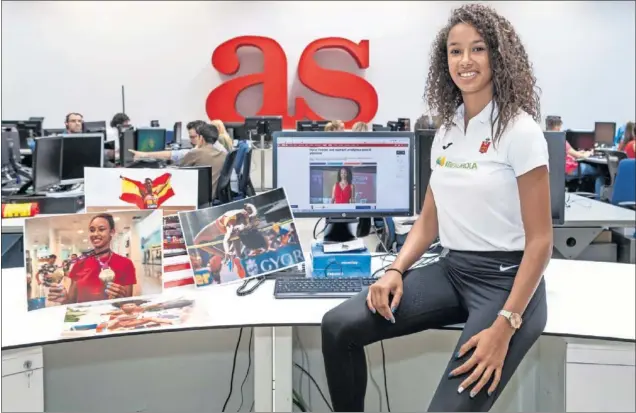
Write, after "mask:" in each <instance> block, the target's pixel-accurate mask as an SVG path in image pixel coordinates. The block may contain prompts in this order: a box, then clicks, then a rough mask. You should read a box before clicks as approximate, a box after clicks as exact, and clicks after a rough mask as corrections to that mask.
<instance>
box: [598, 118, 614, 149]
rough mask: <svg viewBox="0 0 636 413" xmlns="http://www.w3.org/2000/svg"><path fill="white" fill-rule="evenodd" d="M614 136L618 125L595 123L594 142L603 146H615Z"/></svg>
mask: <svg viewBox="0 0 636 413" xmlns="http://www.w3.org/2000/svg"><path fill="white" fill-rule="evenodd" d="M614 135H616V123H614V122H596V123H594V140H595V141H596V143H597V144H599V145H603V146H614Z"/></svg>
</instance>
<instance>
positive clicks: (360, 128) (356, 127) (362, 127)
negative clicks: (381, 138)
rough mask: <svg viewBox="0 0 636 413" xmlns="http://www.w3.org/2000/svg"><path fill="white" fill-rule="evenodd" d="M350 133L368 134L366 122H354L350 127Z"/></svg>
mask: <svg viewBox="0 0 636 413" xmlns="http://www.w3.org/2000/svg"><path fill="white" fill-rule="evenodd" d="M351 132H369V124H368V123H366V122H356V123H354V124H353V126H352V127H351Z"/></svg>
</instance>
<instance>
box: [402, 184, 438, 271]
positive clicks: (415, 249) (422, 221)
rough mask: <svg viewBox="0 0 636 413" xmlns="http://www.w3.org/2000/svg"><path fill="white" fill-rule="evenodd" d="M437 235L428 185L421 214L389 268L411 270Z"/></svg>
mask: <svg viewBox="0 0 636 413" xmlns="http://www.w3.org/2000/svg"><path fill="white" fill-rule="evenodd" d="M437 234H438V226H437V207H436V206H435V197H434V196H433V191H432V190H431V187H430V185H429V186H428V188H426V197H425V198H424V206H423V207H422V213H421V214H420V216H419V217H418V218H417V220H416V221H415V223H414V224H413V227H412V228H411V231H410V232H409V235H408V236H407V237H406V241H404V245H402V249H401V250H400V253H399V254H398V256H397V258H396V259H395V261H394V262H393V264H392V265H391V268H395V269H397V270H399V271H400V272H402V273H404V272H405V271H406V270H408V269H409V268H411V266H412V265H413V264H414V263H415V262H416V261H417V260H419V259H420V258H421V257H422V255H424V253H425V252H426V251H427V250H428V248H429V247H430V246H431V244H432V243H433V241H435V239H436V238H437Z"/></svg>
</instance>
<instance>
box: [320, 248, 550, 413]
mask: <svg viewBox="0 0 636 413" xmlns="http://www.w3.org/2000/svg"><path fill="white" fill-rule="evenodd" d="M522 255H523V253H522V252H489V253H483V252H465V251H462V252H458V251H451V252H449V253H448V254H447V256H446V257H444V258H441V259H440V260H439V261H438V262H436V263H434V264H431V265H428V266H425V267H421V268H416V269H413V270H411V271H409V272H408V273H407V274H406V276H405V278H404V294H403V296H402V300H401V302H400V305H399V307H398V309H397V310H396V312H395V324H392V323H391V322H389V321H387V320H385V319H384V318H383V317H382V316H381V315H379V314H372V313H371V312H370V311H369V309H368V308H367V305H366V296H367V291H363V292H362V293H360V294H358V295H357V296H355V297H353V298H351V299H349V300H347V301H345V302H344V303H342V304H340V305H339V306H338V307H336V308H334V309H333V310H331V311H329V312H328V313H327V314H325V316H324V318H323V320H322V352H323V357H324V361H325V371H326V374H327V382H328V384H329V393H330V395H331V401H332V403H333V408H334V410H335V411H350V412H353V411H363V410H364V398H365V393H366V387H367V366H366V360H365V355H364V347H365V346H366V345H368V344H371V343H374V342H377V341H380V340H386V339H389V338H393V337H399V336H404V335H408V334H412V333H417V332H420V331H423V330H427V329H429V328H437V327H441V326H447V325H452V324H458V323H465V327H464V330H463V332H462V334H461V336H460V338H459V342H458V343H457V346H456V347H455V349H454V351H453V354H455V352H456V351H457V350H459V348H460V347H461V346H462V345H463V344H464V343H465V342H466V341H468V339H470V338H471V337H472V336H473V335H475V334H477V333H479V332H480V331H482V330H484V329H486V328H488V327H490V326H491V325H492V323H493V322H494V321H495V319H496V317H497V313H498V312H499V310H501V309H502V308H503V305H504V303H505V301H506V300H507V298H508V295H509V293H510V290H511V288H512V283H513V281H514V279H515V275H516V271H517V268H518V266H519V264H520V262H521V258H522ZM546 320H547V306H546V292H545V284H544V281H543V280H542V281H541V284H540V285H539V287H538V288H537V290H536V292H535V294H534V297H533V298H532V300H531V302H530V305H529V306H528V307H527V309H526V311H525V313H524V314H523V323H522V326H521V328H520V329H519V331H517V332H516V333H515V335H514V336H513V337H512V340H511V341H510V346H509V349H508V354H507V356H506V360H505V362H504V367H503V372H502V376H501V382H500V383H499V386H498V387H497V390H496V391H495V392H494V393H493V394H492V395H491V396H488V395H487V390H488V386H489V385H490V383H489V384H487V385H486V386H485V387H484V388H483V389H482V390H481V391H480V392H479V394H478V395H477V396H475V398H473V399H471V398H470V388H468V389H466V391H464V392H463V393H461V394H458V393H457V388H458V387H459V385H460V384H461V383H462V381H463V380H464V379H465V378H466V377H467V376H468V375H463V376H460V377H454V378H448V374H449V373H450V372H451V371H452V370H454V369H455V368H457V367H459V366H460V365H461V364H462V363H463V362H464V361H465V360H468V358H469V356H470V354H472V353H469V354H468V357H467V356H464V357H462V359H460V360H456V359H455V358H454V357H453V356H451V360H450V362H449V363H448V366H447V367H446V372H445V373H444V376H443V377H442V379H441V380H440V383H439V385H438V387H437V390H436V391H435V394H434V396H433V400H432V401H431V404H430V406H429V411H454V412H458V411H488V410H489V409H490V408H491V407H492V405H493V404H494V402H495V400H497V398H498V396H499V395H500V394H501V392H502V391H503V389H504V387H505V385H506V384H507V383H508V381H509V380H510V378H511V377H512V374H513V373H514V372H515V370H516V369H517V367H518V366H519V363H520V362H521V360H522V359H523V357H524V356H525V354H526V353H527V352H528V350H529V349H530V347H532V345H533V344H534V342H535V341H536V340H537V339H538V338H539V336H540V335H541V333H542V332H543V329H544V327H545V324H546ZM449 350H450V349H449ZM423 351H425V349H423Z"/></svg>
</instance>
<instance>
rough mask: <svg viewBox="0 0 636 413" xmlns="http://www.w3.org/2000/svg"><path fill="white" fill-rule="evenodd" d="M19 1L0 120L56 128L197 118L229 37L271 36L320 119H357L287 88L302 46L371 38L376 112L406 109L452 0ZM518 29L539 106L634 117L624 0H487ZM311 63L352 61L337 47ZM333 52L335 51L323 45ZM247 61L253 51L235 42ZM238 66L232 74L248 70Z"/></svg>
mask: <svg viewBox="0 0 636 413" xmlns="http://www.w3.org/2000/svg"><path fill="white" fill-rule="evenodd" d="M335 4H336V3H332V2H329V3H326V2H245V1H243V2H186V1H179V2H16V1H4V2H3V10H2V104H3V107H2V118H3V119H10V118H18V119H22V118H26V117H28V116H36V115H39V116H45V117H46V121H45V126H46V127H49V128H52V127H60V126H61V125H62V121H63V118H64V115H65V114H66V113H67V112H69V111H80V112H82V113H84V115H85V119H86V120H102V119H106V120H108V121H109V120H110V118H111V117H112V115H113V114H114V113H115V112H117V111H119V110H121V96H120V90H121V85H125V86H126V111H127V112H128V113H129V115H130V116H131V117H132V119H133V121H134V122H136V123H137V124H140V125H143V124H148V123H149V121H150V120H151V119H159V120H160V121H161V122H162V124H164V125H167V126H168V127H170V126H171V125H172V122H174V121H175V120H183V121H187V120H192V119H195V118H204V119H205V117H206V113H205V99H206V97H207V95H208V93H209V92H210V91H211V90H212V89H213V88H214V87H216V86H217V85H219V83H220V82H221V79H220V76H219V75H218V74H217V73H216V71H215V70H214V69H213V68H212V66H211V55H212V51H213V50H214V48H215V47H216V46H218V45H219V44H220V43H222V42H223V41H225V40H228V39H230V38H232V37H235V36H239V35H246V34H251V35H263V36H269V37H272V38H274V39H275V40H277V41H278V42H279V43H280V44H281V45H282V46H283V48H284V50H285V51H286V54H287V59H288V65H289V68H288V69H289V79H288V82H289V85H290V91H293V92H292V93H290V96H289V99H290V101H293V98H294V95H293V93H296V91H298V93H300V94H301V95H303V96H309V99H308V100H309V103H310V104H311V105H313V108H314V109H315V110H316V111H317V112H318V113H319V114H321V115H323V116H325V117H336V116H337V117H340V118H347V117H353V115H354V113H355V108H354V107H353V104H352V103H350V102H348V101H341V100H337V99H331V98H324V97H316V96H313V97H311V96H312V95H313V92H309V91H307V90H305V89H304V87H299V86H297V83H298V82H297V81H296V79H295V73H296V65H297V61H298V58H299V57H300V54H301V53H302V51H303V48H304V47H305V46H306V45H307V44H308V43H310V42H311V41H313V40H315V39H317V38H320V37H327V36H341V37H346V38H348V39H350V40H352V41H355V42H358V41H360V40H363V39H368V40H370V49H371V51H370V53H371V66H370V68H369V69H368V70H367V71H366V78H367V80H369V81H370V82H371V83H372V84H373V85H374V86H375V88H376V90H377V92H378V95H379V100H380V107H379V110H378V113H377V116H376V121H378V122H381V123H384V122H386V121H387V120H389V119H395V118H397V117H398V116H407V117H410V118H411V119H416V118H417V117H418V116H419V115H420V114H421V112H422V109H423V105H422V99H421V96H422V93H423V90H424V81H425V76H426V73H427V69H428V57H427V56H428V52H429V48H430V45H431V42H432V40H433V37H434V35H435V33H436V32H437V30H438V29H439V28H440V27H441V26H442V25H443V24H444V23H445V21H446V19H447V18H448V15H449V11H450V9H451V7H453V5H456V4H459V3H457V2H455V3H453V2H396V1H392V2H388V1H387V2H365V3H364V6H361V5H360V4H359V3H355V2H338V3H337V6H335V7H334V5H335ZM495 6H496V7H497V9H499V10H500V11H501V12H502V13H504V14H505V15H506V16H507V17H508V18H509V19H510V20H511V21H512V22H513V24H514V25H515V27H516V28H517V30H518V31H519V32H520V33H521V35H522V37H523V40H524V42H525V44H526V47H527V49H528V52H529V54H530V57H531V59H532V61H533V62H534V65H535V69H536V75H537V77H538V80H539V85H540V86H541V87H542V89H543V98H542V106H543V114H544V115H546V114H560V115H561V116H563V118H564V123H565V126H566V127H569V128H575V129H591V128H592V127H593V124H594V121H595V120H603V121H616V122H621V123H622V122H625V121H626V120H628V119H631V118H634V116H635V112H636V110H635V106H634V90H635V81H634V79H635V77H636V74H635V71H634V60H635V54H634V51H635V48H636V46H635V40H634V39H635V37H636V36H635V24H634V20H635V11H634V10H635V8H634V2H629V1H623V2H524V3H518V2H510V3H508V2H506V3H504V2H496V4H495ZM321 53H326V54H327V55H326V56H322V57H321V56H319V57H318V60H319V61H324V59H327V60H332V61H331V63H330V64H329V66H333V65H334V64H335V65H338V66H339V67H341V68H348V67H351V66H352V65H353V63H352V60H351V59H350V58H348V57H346V58H345V57H343V56H342V53H341V54H338V53H336V52H334V51H331V52H329V51H326V52H321ZM329 53H331V54H329ZM242 55H243V57H244V60H247V61H248V62H247V63H248V64H247V66H249V67H251V68H252V70H253V68H255V67H258V65H259V63H260V61H261V60H262V59H261V58H260V57H259V56H254V54H253V53H252V54H250V53H247V52H245V53H243V54H242ZM249 67H244V68H243V69H242V70H241V71H240V72H239V73H245V72H246V71H247V70H249V69H250V68H249ZM253 89H255V90H251V91H246V92H245V93H244V94H243V95H242V97H241V98H240V99H239V101H240V102H239V105H238V107H239V110H241V111H242V113H243V114H244V115H250V114H254V113H255V112H256V110H257V109H258V108H259V106H260V99H259V93H258V92H259V89H260V87H255V88H253Z"/></svg>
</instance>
